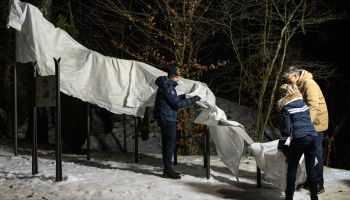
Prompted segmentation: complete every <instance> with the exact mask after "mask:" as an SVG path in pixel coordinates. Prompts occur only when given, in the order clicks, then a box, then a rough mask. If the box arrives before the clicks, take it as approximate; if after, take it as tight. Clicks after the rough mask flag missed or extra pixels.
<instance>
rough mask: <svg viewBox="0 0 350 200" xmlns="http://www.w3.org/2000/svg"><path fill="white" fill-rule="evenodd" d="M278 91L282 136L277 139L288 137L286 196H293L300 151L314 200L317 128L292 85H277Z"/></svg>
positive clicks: (314, 199) (289, 198)
mask: <svg viewBox="0 0 350 200" xmlns="http://www.w3.org/2000/svg"><path fill="white" fill-rule="evenodd" d="M280 92H281V96H282V98H281V99H280V100H279V101H278V103H277V104H278V107H279V109H280V110H281V115H282V124H281V128H280V130H281V135H282V138H281V139H280V141H284V140H285V139H286V138H287V137H289V136H290V137H291V142H290V145H289V150H288V172H287V188H286V191H285V194H286V200H291V199H293V194H294V190H295V180H296V174H297V169H298V164H299V160H300V158H301V156H302V154H304V155H305V166H306V173H307V177H308V180H310V197H311V200H317V199H318V197H317V183H316V174H315V170H314V165H315V157H316V137H317V132H316V130H315V128H314V125H313V124H312V122H311V118H310V111H309V107H308V106H307V105H306V104H305V102H304V101H303V97H302V95H301V93H300V92H299V90H298V87H297V86H296V85H294V84H283V85H282V86H281V87H280ZM282 145H283V143H282ZM280 147H281V146H280V145H279V149H281V148H280Z"/></svg>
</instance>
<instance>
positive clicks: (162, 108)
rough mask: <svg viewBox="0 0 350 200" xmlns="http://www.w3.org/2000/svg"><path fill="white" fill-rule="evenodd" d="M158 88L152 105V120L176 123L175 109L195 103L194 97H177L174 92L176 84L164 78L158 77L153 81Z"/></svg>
mask: <svg viewBox="0 0 350 200" xmlns="http://www.w3.org/2000/svg"><path fill="white" fill-rule="evenodd" d="M155 83H156V85H157V86H158V90H157V94H156V101H155V105H154V119H156V120H159V119H161V117H163V119H165V120H167V121H176V118H177V109H179V108H183V107H186V106H189V105H192V104H194V103H195V102H196V100H195V98H194V97H191V98H188V99H186V98H185V95H180V96H178V95H177V93H176V90H175V87H176V86H177V83H176V82H175V81H173V80H171V79H168V78H167V77H166V76H160V77H158V78H157V79H156V81H155Z"/></svg>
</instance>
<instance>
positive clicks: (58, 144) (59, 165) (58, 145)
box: [54, 58, 62, 182]
mask: <svg viewBox="0 0 350 200" xmlns="http://www.w3.org/2000/svg"><path fill="white" fill-rule="evenodd" d="M60 60H61V58H59V59H58V60H56V59H55V58H54V61H55V73H56V127H55V128H56V137H55V143H56V181H57V182H58V181H62V146H61V95H60V67H59V63H60Z"/></svg>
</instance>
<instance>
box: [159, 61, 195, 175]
mask: <svg viewBox="0 0 350 200" xmlns="http://www.w3.org/2000/svg"><path fill="white" fill-rule="evenodd" d="M179 80H180V77H179V76H178V75H177V73H176V67H175V66H170V67H169V69H168V77H166V76H160V77H158V78H157V79H156V81H155V83H156V85H157V86H158V90H157V94H156V100H155V105H154V118H155V119H156V120H157V123H158V126H159V127H160V129H161V133H162V156H163V165H164V171H163V176H164V177H166V178H172V179H180V178H181V176H180V174H179V173H178V172H176V171H174V169H173V168H172V158H173V155H174V150H175V145H176V118H177V109H179V108H184V107H186V106H190V105H192V104H194V103H195V102H196V101H199V100H200V97H199V96H194V97H191V98H188V99H186V97H185V95H184V94H183V95H180V96H178V95H177V93H176V90H175V87H176V86H177V81H179Z"/></svg>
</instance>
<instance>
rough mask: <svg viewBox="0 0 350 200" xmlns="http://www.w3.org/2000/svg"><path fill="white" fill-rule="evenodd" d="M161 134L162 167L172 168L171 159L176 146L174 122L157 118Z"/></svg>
mask: <svg viewBox="0 0 350 200" xmlns="http://www.w3.org/2000/svg"><path fill="white" fill-rule="evenodd" d="M157 122H158V126H159V127H160V131H161V134H162V156H163V165H164V169H165V170H167V169H172V166H173V163H172V159H173V156H174V151H175V146H176V122H173V121H167V120H165V119H159V120H157Z"/></svg>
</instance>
